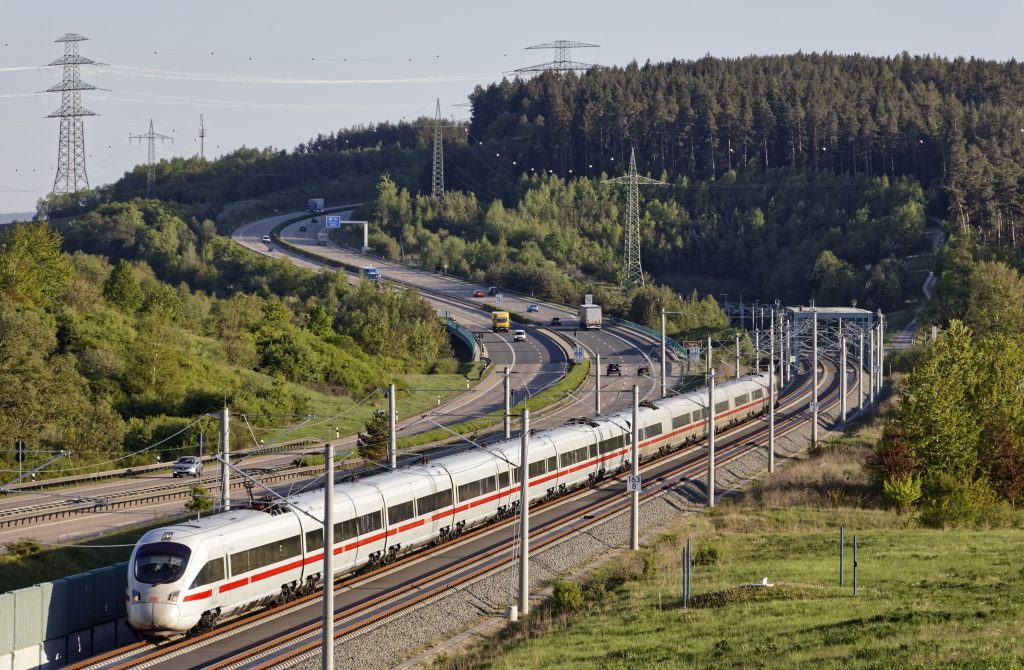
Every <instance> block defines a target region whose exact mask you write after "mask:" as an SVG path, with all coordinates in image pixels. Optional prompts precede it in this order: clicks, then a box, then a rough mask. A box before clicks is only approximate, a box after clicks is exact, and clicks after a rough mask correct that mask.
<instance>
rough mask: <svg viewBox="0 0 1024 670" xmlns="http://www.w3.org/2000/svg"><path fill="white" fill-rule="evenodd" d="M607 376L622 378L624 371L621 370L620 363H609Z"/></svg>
mask: <svg viewBox="0 0 1024 670" xmlns="http://www.w3.org/2000/svg"><path fill="white" fill-rule="evenodd" d="M605 374H606V375H618V376H620V377H621V376H622V370H620V369H619V364H618V363H609V364H608V369H607V370H605Z"/></svg>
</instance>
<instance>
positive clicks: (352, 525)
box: [334, 519, 359, 544]
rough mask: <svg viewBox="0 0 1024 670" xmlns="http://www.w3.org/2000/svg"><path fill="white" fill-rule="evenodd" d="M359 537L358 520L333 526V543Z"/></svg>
mask: <svg viewBox="0 0 1024 670" xmlns="http://www.w3.org/2000/svg"><path fill="white" fill-rule="evenodd" d="M356 535H359V519H348V520H347V521H339V522H338V523H336V524H334V543H335V544H337V543H339V542H344V541H345V540H351V539H352V538H353V537H355V536H356Z"/></svg>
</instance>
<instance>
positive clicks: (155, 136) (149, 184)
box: [128, 119, 174, 197]
mask: <svg viewBox="0 0 1024 670" xmlns="http://www.w3.org/2000/svg"><path fill="white" fill-rule="evenodd" d="M132 140H138V141H139V144H142V140H149V155H148V161H147V164H148V166H149V171H148V173H147V174H146V196H147V197H148V196H150V195H152V194H153V186H154V185H155V184H156V145H155V141H156V140H160V142H161V143H162V142H164V141H166V140H170V141H171V144H174V138H173V137H171V136H170V135H161V134H159V133H154V132H153V119H150V120H149V132H148V133H146V134H145V135H129V136H128V143H129V144H131V141H132Z"/></svg>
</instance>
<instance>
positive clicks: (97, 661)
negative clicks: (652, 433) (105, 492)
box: [71, 367, 839, 670]
mask: <svg viewBox="0 0 1024 670" xmlns="http://www.w3.org/2000/svg"><path fill="white" fill-rule="evenodd" d="M826 370H827V373H826V376H825V378H824V379H823V380H822V387H821V389H822V390H821V391H820V396H821V397H820V402H821V403H822V404H823V405H824V406H826V407H832V406H835V405H837V404H838V395H839V383H838V377H837V376H836V375H835V374H832V373H831V372H830V371H829V369H828V368H827V367H826ZM809 386H810V380H809V379H807V378H806V375H805V376H803V377H801V379H800V383H799V384H797V385H796V386H795V387H794V388H793V389H791V390H790V391H789V392H788V393H787V394H786V396H784V397H783V398H780V405H779V407H778V409H777V410H776V435H777V437H783V436H785V435H786V434H788V433H791V432H793V431H795V430H798V429H799V428H800V426H801V424H802V423H803V422H804V420H805V419H806V416H805V415H806V413H807V407H806V396H807V394H808V392H809ZM763 423H764V421H763V419H759V420H757V421H755V422H752V423H746V424H741V425H739V426H736V427H734V428H731V429H729V430H727V431H723V432H722V433H721V434H720V435H721V437H722V439H723V440H727V441H726V442H723V443H721V445H722V446H720V448H719V450H718V457H717V461H718V463H719V464H721V465H725V464H728V463H729V462H731V461H733V460H735V459H737V458H740V457H742V456H743V455H745V454H747V453H749V452H750V451H752V450H755V449H763V448H764V445H763V444H759V443H758V442H759V441H761V440H764V439H765V437H766V435H767V426H766V425H761V424H763ZM705 448H706V445H702V444H697V445H692V446H689V447H684V448H682V449H680V450H677V451H675V452H672V453H671V454H670V455H668V456H666V457H664V458H660V459H656V460H653V461H648V462H647V463H645V464H644V465H643V467H642V471H643V472H644V483H645V486H644V491H643V493H642V496H641V498H642V499H647V498H649V497H651V496H656V495H659V494H661V493H662V491H664V490H665V489H670V488H673V487H675V486H678V485H680V484H681V483H684V482H688V481H692V480H694V479H696V478H698V477H700V476H701V475H703V474H705V472H706V457H704V455H703V454H704V453H706V452H705ZM588 498H590V499H591V500H589V501H586V499H588ZM628 504H629V503H628V498H627V497H625V496H623V495H621V481H619V479H618V478H610V479H609V480H608V481H606V482H605V483H604V484H602V485H600V486H597V487H594V488H589V489H588V488H584V489H579V490H577V491H576V492H574V493H571V494H569V495H567V496H563V497H561V498H558V499H555V500H553V501H549V502H546V503H543V504H541V505H534V506H531V516H536V513H537V512H544V511H547V510H551V511H552V515H551V517H550V518H548V519H546V520H544V521H542V522H539V523H535V525H534V526H533V528H532V529H531V531H532V532H531V546H532V547H533V548H534V549H540V548H542V547H544V546H548V545H550V544H552V543H555V542H558V541H559V540H560V539H562V538H564V537H566V536H567V535H569V534H571V533H575V532H577V531H579V530H581V529H584V528H587V527H589V526H592V525H594V524H596V523H599V522H600V521H602V520H605V519H607V518H609V517H611V516H614V515H616V514H619V513H622V512H624V511H625V510H627V509H628ZM581 505H582V506H581ZM513 523H515V519H507V520H504V521H502V522H498V523H494V524H490V525H488V526H484V527H481V528H479V529H476V530H474V531H472V532H470V533H467V534H465V535H464V536H463V537H462V538H460V540H459V541H457V542H453V543H447V544H444V545H441V546H440V547H436V548H433V549H430V550H426V551H422V552H418V553H416V554H413V555H411V556H409V557H406V558H404V559H402V560H401V561H399V562H398V563H396V564H392V565H390V566H387V567H386V568H382V569H379V570H377V571H373V572H367V573H364V574H362V575H355V576H348V577H345V578H344V579H342V580H340V581H339V582H338V584H337V585H336V587H335V588H336V590H337V591H338V594H339V597H341V596H344V595H346V594H347V595H351V594H355V593H360V592H363V591H367V590H368V584H371V583H372V582H374V581H380V580H383V579H385V578H387V577H388V576H391V575H395V574H397V573H398V572H399V571H400V570H404V569H405V568H408V567H410V566H412V565H414V564H416V563H423V562H425V561H436V562H437V563H438V565H437V566H436V567H432V568H431V569H430V570H427V571H425V573H424V574H423V575H422V576H420V577H414V578H411V579H405V580H401V581H400V582H399V583H398V584H397V585H396V586H394V587H393V588H385V589H382V590H380V591H379V592H375V593H373V592H371V593H368V594H367V595H366V596H362V597H358V596H357V597H354V598H352V599H350V602H348V603H347V604H340V603H339V604H340V607H341V609H342V610H343V613H341V614H337V615H336V616H335V626H336V628H335V630H336V632H335V639H336V641H337V640H343V639H345V638H346V637H349V636H354V635H357V634H359V633H360V632H362V631H365V630H367V629H368V628H370V627H373V626H375V625H376V624H378V623H380V622H382V621H385V620H387V619H388V618H390V617H394V616H397V615H398V614H399V613H400V612H402V611H403V610H406V609H408V608H410V607H413V606H415V605H417V604H419V603H423V602H426V601H429V600H430V599H431V598H436V597H439V596H440V595H442V594H443V593H445V592H446V591H448V590H450V589H451V588H453V587H456V586H459V585H462V584H465V583H467V582H470V581H472V580H474V579H477V578H479V577H481V576H483V575H485V574H488V573H491V572H493V571H495V570H498V569H500V568H502V567H503V566H505V565H507V564H508V563H509V562H510V561H512V560H513V552H512V551H511V548H512V543H513V542H514V539H511V538H507V537H506V538H504V539H502V533H501V530H502V529H503V528H507V527H508V526H509V525H510V524H513ZM506 535H507V533H506ZM488 537H489V538H490V540H489V541H486V542H482V543H481V544H482V545H483V546H480V547H478V548H476V549H474V550H473V551H472V552H468V553H466V552H463V551H462V550H461V549H460V550H459V551H454V552H452V551H449V550H451V549H453V548H460V547H463V546H465V545H467V544H469V543H470V542H471V541H473V540H479V539H482V538H488ZM446 555H448V556H449V558H448V559H446V560H437V559H439V558H443V557H444V556H446ZM320 600H321V595H320V594H312V595H310V596H307V597H305V598H303V599H300V600H297V601H294V602H292V603H289V604H287V605H283V606H279V607H275V608H272V609H268V610H266V611H264V612H261V613H260V614H258V615H255V616H248V617H242V618H238V619H236V620H234V621H231V622H228V623H227V624H225V625H224V626H222V627H221V628H218V629H217V630H215V631H213V632H211V633H207V634H205V635H202V636H197V637H195V638H192V639H178V640H175V641H172V642H169V643H165V644H162V645H159V646H153V645H148V644H145V643H139V644H137V645H133V646H131V647H128V648H124V649H120V650H116V651H115V652H111V653H110V654H108V655H106V656H104V657H98V658H94V659H90V660H89V661H87V662H84V663H80V664H78V665H75V666H71V667H72V668H74V669H75V670H84V669H85V668H90V669H91V668H129V667H131V668H145V667H154V666H160V667H172V666H173V667H204V668H216V669H228V668H230V669H232V670H234V669H235V668H269V667H271V666H274V665H277V664H279V663H281V662H284V661H288V660H296V659H301V658H304V657H306V656H309V655H313V654H316V653H318V652H317V650H318V648H319V647H320V645H321V633H320V630H321V625H320V619H319V609H318V608H317V609H316V610H315V611H314V605H316V604H317V603H319V602H320ZM296 619H299V621H298V622H295V620H296ZM271 623H274V624H276V625H275V626H273V627H274V628H275V630H274V631H272V632H270V633H267V634H261V638H262V639H260V640H259V641H258V642H256V643H250V644H244V645H243V644H240V646H241V647H243V648H244V651H241V652H232V651H230V650H228V651H223V652H221V651H216V648H217V647H218V643H221V642H223V641H225V640H227V639H229V638H233V637H236V636H238V635H240V634H242V633H243V632H247V631H251V630H254V629H255V628H256V627H257V626H266V625H268V624H271ZM200 650H202V651H201V652H200ZM192 653H196V656H195V659H196V661H190V660H188V656H187V655H188V654H192ZM199 657H203V658H204V660H202V661H199V662H197V661H198V659H199Z"/></svg>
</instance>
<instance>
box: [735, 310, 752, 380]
mask: <svg viewBox="0 0 1024 670" xmlns="http://www.w3.org/2000/svg"><path fill="white" fill-rule="evenodd" d="M751 321H753V319H751ZM735 378H736V379H739V378H740V333H739V331H736V377H735Z"/></svg>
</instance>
